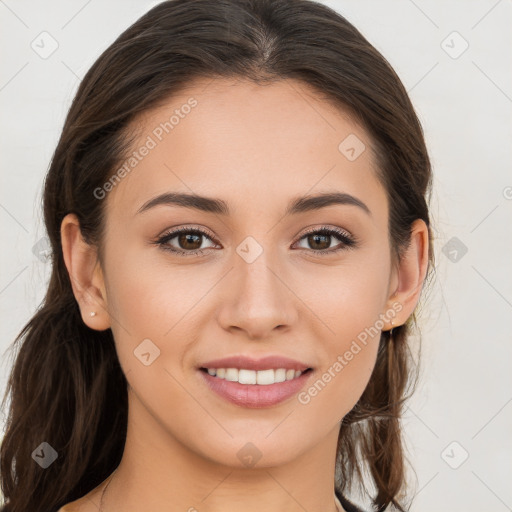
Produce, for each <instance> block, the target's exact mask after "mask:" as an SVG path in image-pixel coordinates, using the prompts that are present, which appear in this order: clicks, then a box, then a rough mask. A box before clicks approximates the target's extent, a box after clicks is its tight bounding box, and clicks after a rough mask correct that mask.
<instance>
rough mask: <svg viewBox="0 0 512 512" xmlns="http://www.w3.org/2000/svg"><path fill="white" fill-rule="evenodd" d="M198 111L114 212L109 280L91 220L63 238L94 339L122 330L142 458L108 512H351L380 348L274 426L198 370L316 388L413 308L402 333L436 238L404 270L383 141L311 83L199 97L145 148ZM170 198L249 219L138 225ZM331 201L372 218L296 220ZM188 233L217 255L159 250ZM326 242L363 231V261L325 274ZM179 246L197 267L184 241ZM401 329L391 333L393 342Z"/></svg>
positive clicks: (337, 211)
mask: <svg viewBox="0 0 512 512" xmlns="http://www.w3.org/2000/svg"><path fill="white" fill-rule="evenodd" d="M190 97H194V98H195V99H197V101H198V104H197V106H196V107H195V108H194V109H192V111H191V112H190V113H189V114H188V115H187V116H186V117H184V118H183V119H181V120H180V122H179V124H178V125H176V126H175V128H174V129H173V130H172V131H170V133H168V134H166V135H165V137H164V138H163V139H162V141H161V142H159V144H158V145H157V146H156V147H155V148H154V149H152V150H151V151H150V153H149V154H148V155H147V156H146V157H145V158H144V159H143V160H142V161H140V162H139V163H138V165H137V166H136V168H134V170H133V171H132V172H130V173H129V174H128V175H127V176H126V177H124V178H123V179H122V180H121V182H120V183H119V184H117V185H116V186H115V187H114V189H113V190H112V191H111V192H109V193H108V194H107V196H106V198H105V199H103V200H104V201H106V204H105V206H106V209H107V217H106V236H105V246H104V261H103V262H100V261H99V260H98V257H97V256H98V254H97V250H96V248H95V247H93V246H89V245H87V244H86V243H85V242H84V241H83V239H82V237H81V234H80V229H79V223H78V220H77V218H76V216H75V215H73V214H69V215H67V216H66V218H65V219H64V220H63V222H62V227H61V234H62V247H63V252H64V257H65V262H66V266H67V268H68V271H69V274H70V276H71V279H72V283H73V289H74V293H75V296H76V299H77V301H78V303H79V305H80V308H81V311H82V315H83V321H84V322H85V323H86V324H87V325H88V326H89V327H90V328H92V329H97V330H104V329H107V328H111V329H112V332H113V335H114V339H115V343H116V348H117V353H118V356H119V360H120V362H121V365H122V368H123V371H124V373H125V374H126V377H127V380H128V383H129V390H128V394H129V417H128V434H127V439H126V447H125V451H124V455H123V459H122V461H121V464H120V466H119V467H118V469H117V471H116V472H115V474H114V476H113V478H112V481H111V483H110V485H109V486H108V489H107V492H106V493H105V496H104V501H103V511H104V512H118V511H124V512H131V511H137V510H152V511H154V512H159V511H162V512H163V511H164V510H165V511H169V510H172V511H178V510H179V511H187V510H190V511H192V510H194V509H195V510H198V511H201V512H220V511H223V512H232V511H239V510H244V511H246V512H256V511H261V510H266V511H268V512H274V511H276V512H277V511H279V512H283V511H289V512H292V511H293V512H295V511H301V512H303V511H304V510H307V511H308V512H321V511H322V512H326V511H329V512H335V510H336V508H335V504H334V499H333V495H334V484H333V482H334V468H335V466H334V462H335V459H334V458H335V453H336V442H337V437H338V430H339V427H340V422H341V420H342V418H343V417H344V416H345V415H346V414H347V413H348V412H349V411H350V410H351V409H352V407H353V406H354V404H355V403H356V402H357V400H358V399H359V397H360V396H361V394H362V392H363V391H364V389H365V387H366V385H367V383H368V380H369V378H370V375H371V372H372V370H373V367H374V364H375V359H376V353H377V347H378V340H379V336H380V331H379V335H377V336H375V337H373V338H370V339H369V342H368V343H367V345H366V346H364V348H363V349H362V350H361V351H360V352H359V353H358V354H357V355H355V356H354V357H353V359H352V360H351V361H350V362H348V364H347V365H346V366H345V367H344V368H343V370H342V371H341V372H338V373H337V374H336V377H334V378H332V380H331V381H330V382H329V383H328V384H327V385H326V386H325V387H324V388H323V389H322V390H321V391H320V392H319V393H318V394H317V395H316V396H314V397H312V398H311V400H310V402H309V403H307V404H301V403H299V401H298V400H297V397H292V398H291V399H288V400H286V401H285V402H282V403H280V404H278V405H275V406H272V407H267V408H263V409H250V408H244V407H241V406H237V405H234V404H231V403H229V402H227V401H225V400H224V399H223V398H221V397H219V396H217V395H216V394H214V393H213V392H212V391H210V390H209V388H208V387H207V386H206V385H205V384H204V383H203V379H202V376H201V375H200V374H199V372H198V370H197V368H196V367H197V365H198V364H199V363H201V362H204V361H208V360H210V359H214V358H218V357H224V356H227V355H234V354H245V355H252V356H253V357H260V356H263V355H267V354H279V355H284V356H288V357H291V358H293V359H298V360H300V361H302V362H305V363H307V364H308V365H309V366H312V367H313V368H314V370H313V372H312V373H311V374H310V378H309V380H308V383H307V384H306V385H305V388H308V387H309V386H311V385H312V384H313V383H314V382H315V381H316V380H317V379H318V378H320V377H321V376H322V374H323V373H324V372H326V371H328V368H329V367H332V366H333V363H335V361H336V360H337V357H338V355H340V354H341V355H343V354H344V353H345V352H346V351H347V350H348V349H349V347H350V345H351V343H352V341H353V340H355V339H356V338H357V336H358V334H359V333H361V332H362V331H364V329H365V328H367V327H370V326H373V325H375V323H376V320H378V319H379V315H380V314H386V312H388V311H389V310H390V309H392V308H393V304H395V305H397V304H399V305H400V308H401V309H400V311H399V312H396V314H395V316H394V317H391V318H392V322H393V326H398V325H401V324H403V323H405V321H406V320H407V318H408V317H409V316H410V315H411V314H412V312H413V311H414V308H415V306H416V304H417V302H418V299H419V295H420V292H421V287H422V284H423V281H424V278H425V274H426V270H427V261H428V231H427V227H426V225H425V223H424V222H423V221H421V220H417V221H416V222H415V223H414V224H413V228H412V237H411V244H410V247H409V249H408V251H407V252H406V253H405V255H404V258H403V260H402V262H401V264H400V265H399V266H398V265H396V264H395V263H394V262H393V261H392V257H391V254H392V252H391V248H390V245H389V240H388V231H387V226H388V203H387V199H386V194H385V190H384V188H383V187H382V185H381V184H380V183H379V181H378V180H377V178H376V175H375V167H374V165H375V164H374V155H373V154H372V151H371V149H370V148H371V140H370V138H369V135H368V134H367V133H366V132H365V130H363V129H362V128H361V127H360V126H359V125H357V124H356V123H355V122H354V121H352V120H351V119H350V118H349V117H348V116H347V115H346V114H345V113H344V112H343V111H341V110H340V109H339V108H335V107H334V106H332V105H331V104H330V103H328V102H327V101H326V100H324V99H320V98H319V96H318V94H317V93H315V92H314V91H313V90H311V89H309V88H308V87H307V86H306V85H304V84H301V83H300V82H297V81H292V80H283V81H279V82H275V83H272V84H271V85H264V86H262V85H256V84H253V83H251V82H248V81H244V80H233V79H230V80H227V79H216V80H214V81H213V82H212V81H211V79H209V80H207V81H206V80H202V81H196V82H194V83H192V84H190V86H189V87H188V88H187V89H186V90H184V91H182V92H181V93H180V94H179V95H176V96H174V97H173V98H172V99H169V101H167V102H165V103H164V104H163V105H162V106H161V107H159V108H157V109H155V110H152V111H150V112H147V113H146V114H145V115H144V116H143V117H142V118H141V119H138V120H137V123H138V124H137V126H138V127H139V128H140V138H139V140H138V141H137V143H136V144H135V145H134V147H135V148H138V147H140V146H141V145H142V144H143V142H144V141H145V140H146V138H147V136H148V134H151V132H152V130H153V129H154V128H155V127H156V126H158V125H159V123H161V122H163V121H164V120H166V119H168V118H169V116H170V115H171V114H172V111H173V110H174V109H176V108H180V106H181V105H183V104H184V103H186V101H187V100H188V99H189V98H190ZM349 134H355V135H356V136H357V137H358V138H359V139H360V140H362V141H363V142H364V143H365V145H366V150H365V151H364V152H363V153H362V154H361V155H360V156H359V157H358V158H357V159H356V160H354V161H349V160H348V159H347V158H346V157H345V156H344V155H343V154H342V153H341V152H340V151H339V150H338V146H339V144H340V142H341V141H342V140H343V139H345V137H347V136H348V135H349ZM168 191H176V192H188V193H191V192H193V193H196V194H199V195H206V196H208V197H216V198H221V199H223V200H225V201H226V202H227V203H228V204H229V207H230V209H231V210H232V215H231V216H221V215H218V214H213V213H206V212H201V211H198V210H193V209H190V208H183V207H178V206H171V205H160V206H157V207H155V208H152V209H150V210H148V211H146V212H144V213H141V214H137V210H138V209H139V208H140V207H141V206H142V205H143V204H144V203H145V202H146V201H148V200H149V199H151V198H153V197H154V196H156V195H158V194H160V193H162V192H168ZM328 191H340V192H346V193H349V194H351V195H353V196H355V197H357V198H359V199H360V200H361V201H363V202H364V203H365V204H366V205H367V206H368V208H369V209H370V211H371V215H369V214H367V213H365V212H364V211H363V210H362V209H361V208H358V207H356V206H353V205H331V206H329V207H325V208H321V209H318V210H315V211H311V212H304V213H300V214H296V215H291V216H284V210H285V207H286V205H287V204H288V201H289V200H290V199H291V198H294V197H296V196H301V195H305V194H315V193H318V192H328ZM184 225H187V226H189V227H199V228H203V229H205V230H206V231H208V232H209V233H211V235H212V237H211V239H209V238H207V237H202V238H200V240H199V241H198V242H197V244H196V247H198V246H200V247H201V248H204V249H205V252H204V254H202V255H193V256H181V255H173V254H171V253H170V252H168V251H165V250H164V249H163V248H162V247H160V246H158V245H156V244H154V243H151V242H154V241H155V240H156V239H157V238H158V237H159V236H161V235H162V234H165V232H166V231H169V229H170V228H175V227H180V226H184ZM322 226H329V227H339V228H341V229H343V230H345V231H347V232H348V233H350V234H351V235H353V236H355V237H357V239H358V240H359V243H358V245H357V247H356V248H351V249H345V250H342V251H339V252H337V253H332V254H331V255H327V256H323V257H322V256H318V252H319V250H321V249H322V248H333V247H339V246H340V244H341V241H340V240H339V239H338V238H336V237H335V236H332V237H331V238H328V239H327V241H326V242H325V243H324V244H323V245H320V246H314V245H312V243H313V242H314V241H313V242H310V241H308V237H307V236H304V231H305V230H306V228H310V227H315V228H316V227H318V229H320V228H321V227H322ZM247 236H252V237H253V238H254V239H255V240H256V241H257V243H258V244H259V245H260V246H261V248H262V249H263V252H262V254H261V255H260V256H259V257H258V258H257V259H256V260H255V261H253V262H252V263H248V262H247V261H245V260H244V259H243V258H241V257H240V256H239V254H238V253H237V252H236V249H237V247H238V246H239V245H240V244H241V242H242V241H244V239H245V238H246V237H247ZM199 244H200V245H199ZM168 245H172V246H173V247H175V248H180V249H182V250H189V251H190V250H191V249H187V247H190V246H186V245H185V246H184V245H183V244H181V245H180V243H179V238H178V237H175V238H174V239H173V240H172V241H169V242H168ZM315 251H316V252H315ZM91 311H96V316H94V317H91V316H90V312H91ZM388 316H389V313H388ZM390 328H391V322H389V321H386V322H385V324H384V326H383V327H382V329H383V330H388V329H390ZM146 338H149V339H150V340H152V342H153V343H154V344H155V345H156V346H157V347H158V348H159V350H160V356H159V357H158V358H156V359H155V360H154V362H152V364H151V365H149V366H145V365H143V364H142V363H141V361H140V360H139V359H138V358H137V357H135V356H134V353H133V352H134V349H136V347H137V346H138V345H139V344H140V343H141V341H142V340H144V339H146ZM248 442H250V443H252V444H253V445H254V446H255V447H257V450H258V451H259V453H260V454H261V458H260V459H259V461H258V462H257V463H256V465H254V466H252V467H247V465H244V464H243V463H242V462H241V460H240V459H239V458H238V457H237V453H238V451H239V450H240V449H241V448H242V447H244V446H245V445H246V443H248ZM105 482H106V481H105ZM105 482H103V483H102V484H101V485H100V486H98V487H97V488H96V489H94V490H93V491H91V492H90V493H89V494H88V495H86V496H84V497H83V498H81V499H80V500H77V501H76V502H73V504H72V505H73V506H74V507H75V508H76V510H81V511H84V512H89V511H92V512H97V511H98V504H99V500H100V494H101V492H102V491H103V489H104V486H105ZM192 507H194V508H192ZM75 508H74V509H75Z"/></svg>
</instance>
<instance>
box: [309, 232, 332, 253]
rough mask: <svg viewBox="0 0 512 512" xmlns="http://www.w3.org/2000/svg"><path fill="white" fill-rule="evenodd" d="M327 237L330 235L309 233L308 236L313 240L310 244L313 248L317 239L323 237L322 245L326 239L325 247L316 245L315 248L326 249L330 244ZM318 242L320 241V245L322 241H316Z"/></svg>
mask: <svg viewBox="0 0 512 512" xmlns="http://www.w3.org/2000/svg"><path fill="white" fill-rule="evenodd" d="M329 237H330V235H318V234H316V235H311V236H310V237H309V238H310V239H313V240H314V242H313V244H311V245H312V246H313V248H315V245H317V242H318V240H319V239H323V241H324V245H325V242H326V241H327V245H326V246H325V247H318V246H317V247H316V248H317V249H328V248H329V245H330V244H329V243H328V239H329ZM318 243H320V246H321V245H322V242H321V241H320V242H318Z"/></svg>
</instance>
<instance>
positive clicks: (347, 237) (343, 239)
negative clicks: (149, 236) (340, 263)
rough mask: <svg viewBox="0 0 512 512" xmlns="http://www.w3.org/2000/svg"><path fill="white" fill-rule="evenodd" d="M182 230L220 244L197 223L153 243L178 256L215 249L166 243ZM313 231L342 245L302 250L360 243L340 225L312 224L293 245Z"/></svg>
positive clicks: (171, 230)
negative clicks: (178, 246) (330, 237)
mask: <svg viewBox="0 0 512 512" xmlns="http://www.w3.org/2000/svg"><path fill="white" fill-rule="evenodd" d="M182 232H186V233H190V232H196V233H200V234H201V235H203V236H205V237H206V238H208V239H210V240H211V241H212V242H214V243H215V244H217V245H218V244H219V243H218V242H217V240H216V238H215V236H213V235H212V234H211V233H210V232H209V230H207V229H205V228H203V227H198V226H195V225H185V226H183V225H181V226H179V227H177V228H169V229H167V230H166V231H165V232H164V233H163V234H162V235H160V236H159V237H157V240H156V242H153V243H155V244H156V245H160V246H162V249H163V250H166V251H168V252H171V253H173V254H175V255H178V256H181V255H183V256H194V255H196V254H202V253H204V252H205V251H207V250H208V249H213V247H207V248H206V249H195V250H190V251H185V250H183V249H177V248H175V247H172V248H169V247H167V246H166V244H167V242H168V241H169V240H172V239H173V238H175V237H176V236H177V235H179V234H180V233H182ZM312 233H326V234H327V235H328V236H337V238H338V239H339V240H340V243H341V246H340V247H338V248H329V249H321V250H317V251H316V250H313V249H306V248H303V247H302V248H300V249H301V250H304V251H307V252H310V253H313V254H315V255H318V256H328V255H332V254H337V253H339V252H340V251H343V250H348V249H353V248H356V247H357V246H358V245H359V239H358V238H357V237H355V236H354V235H352V234H351V233H350V232H348V231H347V230H345V229H343V228H340V227H338V226H329V225H321V226H310V227H308V228H306V230H305V231H302V232H301V233H300V235H297V237H298V238H297V240H296V241H295V242H294V243H293V245H292V247H293V246H294V245H296V244H297V243H299V242H300V241H301V240H302V239H303V238H304V237H306V236H307V235H309V234H312Z"/></svg>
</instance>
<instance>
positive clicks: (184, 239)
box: [179, 233, 201, 249]
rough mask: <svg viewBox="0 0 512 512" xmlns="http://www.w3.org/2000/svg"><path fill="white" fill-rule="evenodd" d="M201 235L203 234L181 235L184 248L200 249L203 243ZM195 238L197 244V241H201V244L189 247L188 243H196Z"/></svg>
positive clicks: (181, 243)
mask: <svg viewBox="0 0 512 512" xmlns="http://www.w3.org/2000/svg"><path fill="white" fill-rule="evenodd" d="M200 237H201V235H195V234H190V233H189V234H182V235H180V240H179V241H180V245H181V246H182V247H183V246H184V247H183V248H184V249H198V248H199V247H200V246H201V243H200ZM193 239H195V242H196V244H197V242H199V246H193V247H189V246H188V245H187V244H188V243H189V242H190V243H192V244H193V243H194V240H193Z"/></svg>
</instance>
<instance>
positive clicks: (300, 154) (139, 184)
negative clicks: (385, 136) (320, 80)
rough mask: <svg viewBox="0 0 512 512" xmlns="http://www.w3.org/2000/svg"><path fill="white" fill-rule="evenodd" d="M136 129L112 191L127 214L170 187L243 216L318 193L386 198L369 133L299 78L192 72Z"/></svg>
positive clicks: (113, 204) (114, 208)
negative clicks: (197, 75) (217, 201)
mask: <svg viewBox="0 0 512 512" xmlns="http://www.w3.org/2000/svg"><path fill="white" fill-rule="evenodd" d="M134 128H135V129H136V131H137V134H138V135H137V138H136V140H135V142H134V144H133V146H132V148H131V149H132V151H133V153H132V154H131V155H127V159H126V160H125V161H124V162H123V164H124V168H125V171H126V172H124V173H123V178H122V179H120V180H117V181H116V184H115V186H114V187H113V188H112V191H111V192H110V193H109V195H108V209H109V213H110V214H112V215H116V214H122V215H123V216H126V215H130V216H131V215H133V214H135V212H136V211H137V209H138V208H139V207H140V206H141V205H142V204H143V203H144V202H146V201H147V200H148V199H149V198H151V197H152V196H154V195H157V194H161V193H162V192H168V191H181V192H187V193H195V194H199V195H206V196H212V197H213V196H215V197H222V198H224V199H226V201H227V202H229V203H230V205H231V208H230V209H231V210H232V211H233V212H237V213H243V212H245V213H246V214H249V213H261V212H262V211H265V212H266V211H269V210H271V209H272V208H274V206H275V207H276V209H279V210H281V211H282V209H283V207H284V206H283V205H284V204H285V203H287V201H288V199H289V198H290V197H294V196H298V195H304V194H306V193H315V192H317V191H330V190H336V191H339V192H345V193H349V194H352V195H355V196H356V197H365V198H366V200H365V201H364V202H365V203H367V204H368V202H369V203H375V204H374V207H375V208H377V209H378V208H379V204H378V203H382V201H383V200H384V203H385V192H384V190H383V189H382V186H381V185H380V183H379V182H378V180H377V178H376V172H375V168H374V165H375V163H374V162H375V158H374V156H373V152H372V149H371V140H370V138H369V135H368V134H367V132H366V131H365V130H364V129H363V128H362V127H361V126H359V125H358V124H357V123H355V122H354V121H353V120H352V119H351V117H350V116H349V115H348V114H347V113H346V112H344V111H343V110H341V109H340V108H339V107H335V106H334V105H333V104H332V103H331V102H329V101H327V100H326V99H324V98H322V97H321V96H320V95H319V94H318V93H317V92H316V91H315V90H313V89H311V88H310V87H308V86H307V85H305V84H303V83H301V82H298V81H295V80H281V81H278V82H273V83H271V84H265V85H258V84H255V83H253V82H250V81H246V80H240V79H213V80H212V79H211V78H209V79H200V80H196V81H195V82H193V83H191V84H189V86H187V88H186V89H183V90H181V91H180V92H179V93H178V94H175V95H174V96H172V97H171V98H169V99H168V100H166V101H165V102H162V104H161V105H160V106H159V107H157V108H154V109H152V110H150V111H148V112H146V113H144V114H143V115H141V116H140V117H139V118H138V119H137V120H136V121H135V123H134ZM347 150H348V152H347ZM354 156H355V158H354ZM123 164H122V165H123ZM384 206H385V205H384ZM380 207H382V204H381V205H380ZM377 213H378V212H377ZM381 213H385V212H384V211H382V212H381Z"/></svg>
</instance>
